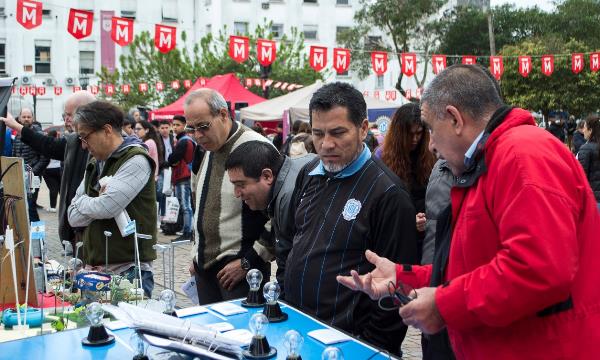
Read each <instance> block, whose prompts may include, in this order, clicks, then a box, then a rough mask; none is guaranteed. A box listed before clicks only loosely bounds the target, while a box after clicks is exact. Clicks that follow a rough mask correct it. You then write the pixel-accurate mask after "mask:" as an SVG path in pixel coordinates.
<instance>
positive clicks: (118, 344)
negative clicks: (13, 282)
mask: <svg viewBox="0 0 600 360" xmlns="http://www.w3.org/2000/svg"><path fill="white" fill-rule="evenodd" d="M232 302H233V303H236V304H239V303H240V301H239V300H235V301H232ZM207 307H208V308H210V306H207ZM282 310H283V311H284V312H286V313H287V314H288V315H289V318H288V320H287V321H284V322H281V323H271V324H269V328H268V330H267V333H266V335H267V339H268V340H269V344H270V345H271V346H274V347H276V348H277V357H276V359H282V360H285V357H286V355H287V352H286V350H285V346H284V345H283V340H284V334H285V333H286V332H287V331H288V330H291V329H294V330H296V331H298V332H299V333H300V334H302V336H303V337H304V345H303V346H302V350H301V355H302V358H303V359H304V360H309V359H321V353H322V352H323V350H324V349H325V348H326V346H325V345H323V344H322V343H320V342H318V341H317V340H315V339H313V338H311V337H309V336H308V335H307V333H308V332H309V331H312V330H317V329H323V328H329V326H327V325H325V324H323V323H321V322H320V321H318V320H316V319H314V318H312V317H311V316H308V315H306V314H304V313H302V312H301V311H299V310H296V309H295V308H293V307H291V306H289V305H282ZM259 311H262V308H255V309H252V308H251V309H248V312H247V313H243V314H239V315H232V316H227V317H226V316H223V315H220V314H218V313H216V312H213V311H212V310H209V312H207V313H204V314H199V315H193V316H190V317H187V318H186V319H189V320H191V321H192V322H194V323H197V324H212V323H218V322H223V321H227V322H229V323H231V324H232V325H233V326H234V327H235V328H236V329H247V328H248V320H249V319H250V317H251V316H252V315H253V314H254V313H256V312H259ZM88 329H89V328H81V329H75V330H68V331H63V332H58V333H54V334H49V335H42V336H35V337H30V338H27V339H22V340H16V341H9V342H5V343H0V359H10V360H16V359H36V360H37V359H49V360H68V359H123V360H126V359H131V358H132V357H133V355H134V352H133V350H132V348H131V345H130V344H129V339H130V337H131V335H132V333H133V330H131V329H122V330H116V331H110V330H109V333H112V334H113V335H114V336H115V339H116V341H115V343H114V344H112V345H108V346H104V347H97V348H93V347H83V346H82V345H81V339H82V338H84V337H85V336H87V333H88ZM335 346H336V347H338V348H340V349H341V350H342V351H343V353H344V358H345V359H347V360H349V359H361V360H366V359H380V360H381V359H389V358H390V357H389V356H388V355H387V354H385V353H383V352H380V351H379V350H378V349H376V348H374V347H372V346H369V345H367V344H365V343H363V342H361V341H359V340H355V339H353V340H351V341H347V342H344V343H339V344H336V345H335ZM160 351H163V349H159V348H155V347H150V348H149V349H148V353H149V354H150V355H151V354H153V353H157V352H160ZM272 359H275V358H272Z"/></svg>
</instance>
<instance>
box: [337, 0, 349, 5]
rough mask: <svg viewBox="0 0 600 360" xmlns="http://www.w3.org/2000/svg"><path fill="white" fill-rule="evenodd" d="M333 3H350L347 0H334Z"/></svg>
mask: <svg viewBox="0 0 600 360" xmlns="http://www.w3.org/2000/svg"><path fill="white" fill-rule="evenodd" d="M335 4H336V5H350V2H349V1H348V0H336V1H335Z"/></svg>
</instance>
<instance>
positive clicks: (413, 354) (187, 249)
mask: <svg viewBox="0 0 600 360" xmlns="http://www.w3.org/2000/svg"><path fill="white" fill-rule="evenodd" d="M49 203H50V200H49V192H48V188H47V187H46V184H45V183H43V182H42V187H41V188H40V193H39V196H38V205H40V206H42V208H41V209H40V208H38V213H39V215H40V220H42V221H44V222H45V223H46V247H47V249H48V258H49V259H54V260H57V261H59V262H61V263H62V262H63V257H62V255H61V252H62V245H61V241H60V239H59V236H58V215H57V213H50V212H48V211H46V210H45V209H46V208H48V207H49ZM175 237H176V236H165V235H163V234H162V233H161V232H160V231H158V243H159V244H166V245H170V244H171V240H173V239H174V238H175ZM191 250H192V245H191V244H183V245H181V246H178V247H176V248H175V255H174V259H175V261H174V266H175V276H174V283H175V286H174V289H173V290H174V291H175V293H176V297H177V304H176V306H177V307H178V308H179V307H189V306H192V305H193V303H192V302H191V301H190V300H189V298H188V297H187V296H186V295H185V294H184V293H183V291H182V290H181V286H182V285H183V284H184V283H185V282H186V281H187V280H188V279H189V278H190V273H189V270H188V268H189V265H190V264H191V258H192V257H191ZM165 254H167V253H165ZM165 261H166V264H168V263H169V256H168V255H165ZM153 268H154V290H153V292H152V298H153V299H158V298H159V296H160V292H161V291H162V290H164V289H165V280H167V281H166V282H167V286H169V284H168V283H169V279H170V278H169V276H170V275H169V274H170V272H171V271H170V269H169V267H168V266H167V278H166V279H165V276H164V274H163V254H161V253H158V258H157V259H156V260H155V261H154V263H153ZM276 269H277V268H276V265H275V262H273V263H272V271H271V273H272V274H275V273H276ZM273 279H274V278H273ZM398 321H400V318H398ZM402 351H403V354H404V356H403V357H402V358H403V359H408V360H418V359H422V353H421V333H420V332H419V331H418V330H415V329H414V328H409V329H408V333H407V334H406V338H405V339H404V342H403V343H402Z"/></svg>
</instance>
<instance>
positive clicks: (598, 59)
mask: <svg viewBox="0 0 600 360" xmlns="http://www.w3.org/2000/svg"><path fill="white" fill-rule="evenodd" d="M590 69H591V70H592V71H593V72H596V71H598V70H600V52H595V53H591V54H590Z"/></svg>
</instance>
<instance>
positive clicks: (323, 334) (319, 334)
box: [308, 329, 352, 345]
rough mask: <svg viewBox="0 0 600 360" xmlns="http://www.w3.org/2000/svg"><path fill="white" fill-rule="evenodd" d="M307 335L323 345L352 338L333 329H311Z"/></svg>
mask: <svg viewBox="0 0 600 360" xmlns="http://www.w3.org/2000/svg"><path fill="white" fill-rule="evenodd" d="M308 336H310V337H311V338H313V339H315V340H317V341H320V342H322V343H323V344H325V345H331V344H337V343H341V342H345V341H350V340H352V338H351V337H350V336H348V335H346V334H344V333H342V332H340V331H337V330H334V329H319V330H313V331H310V332H309V333H308Z"/></svg>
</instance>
